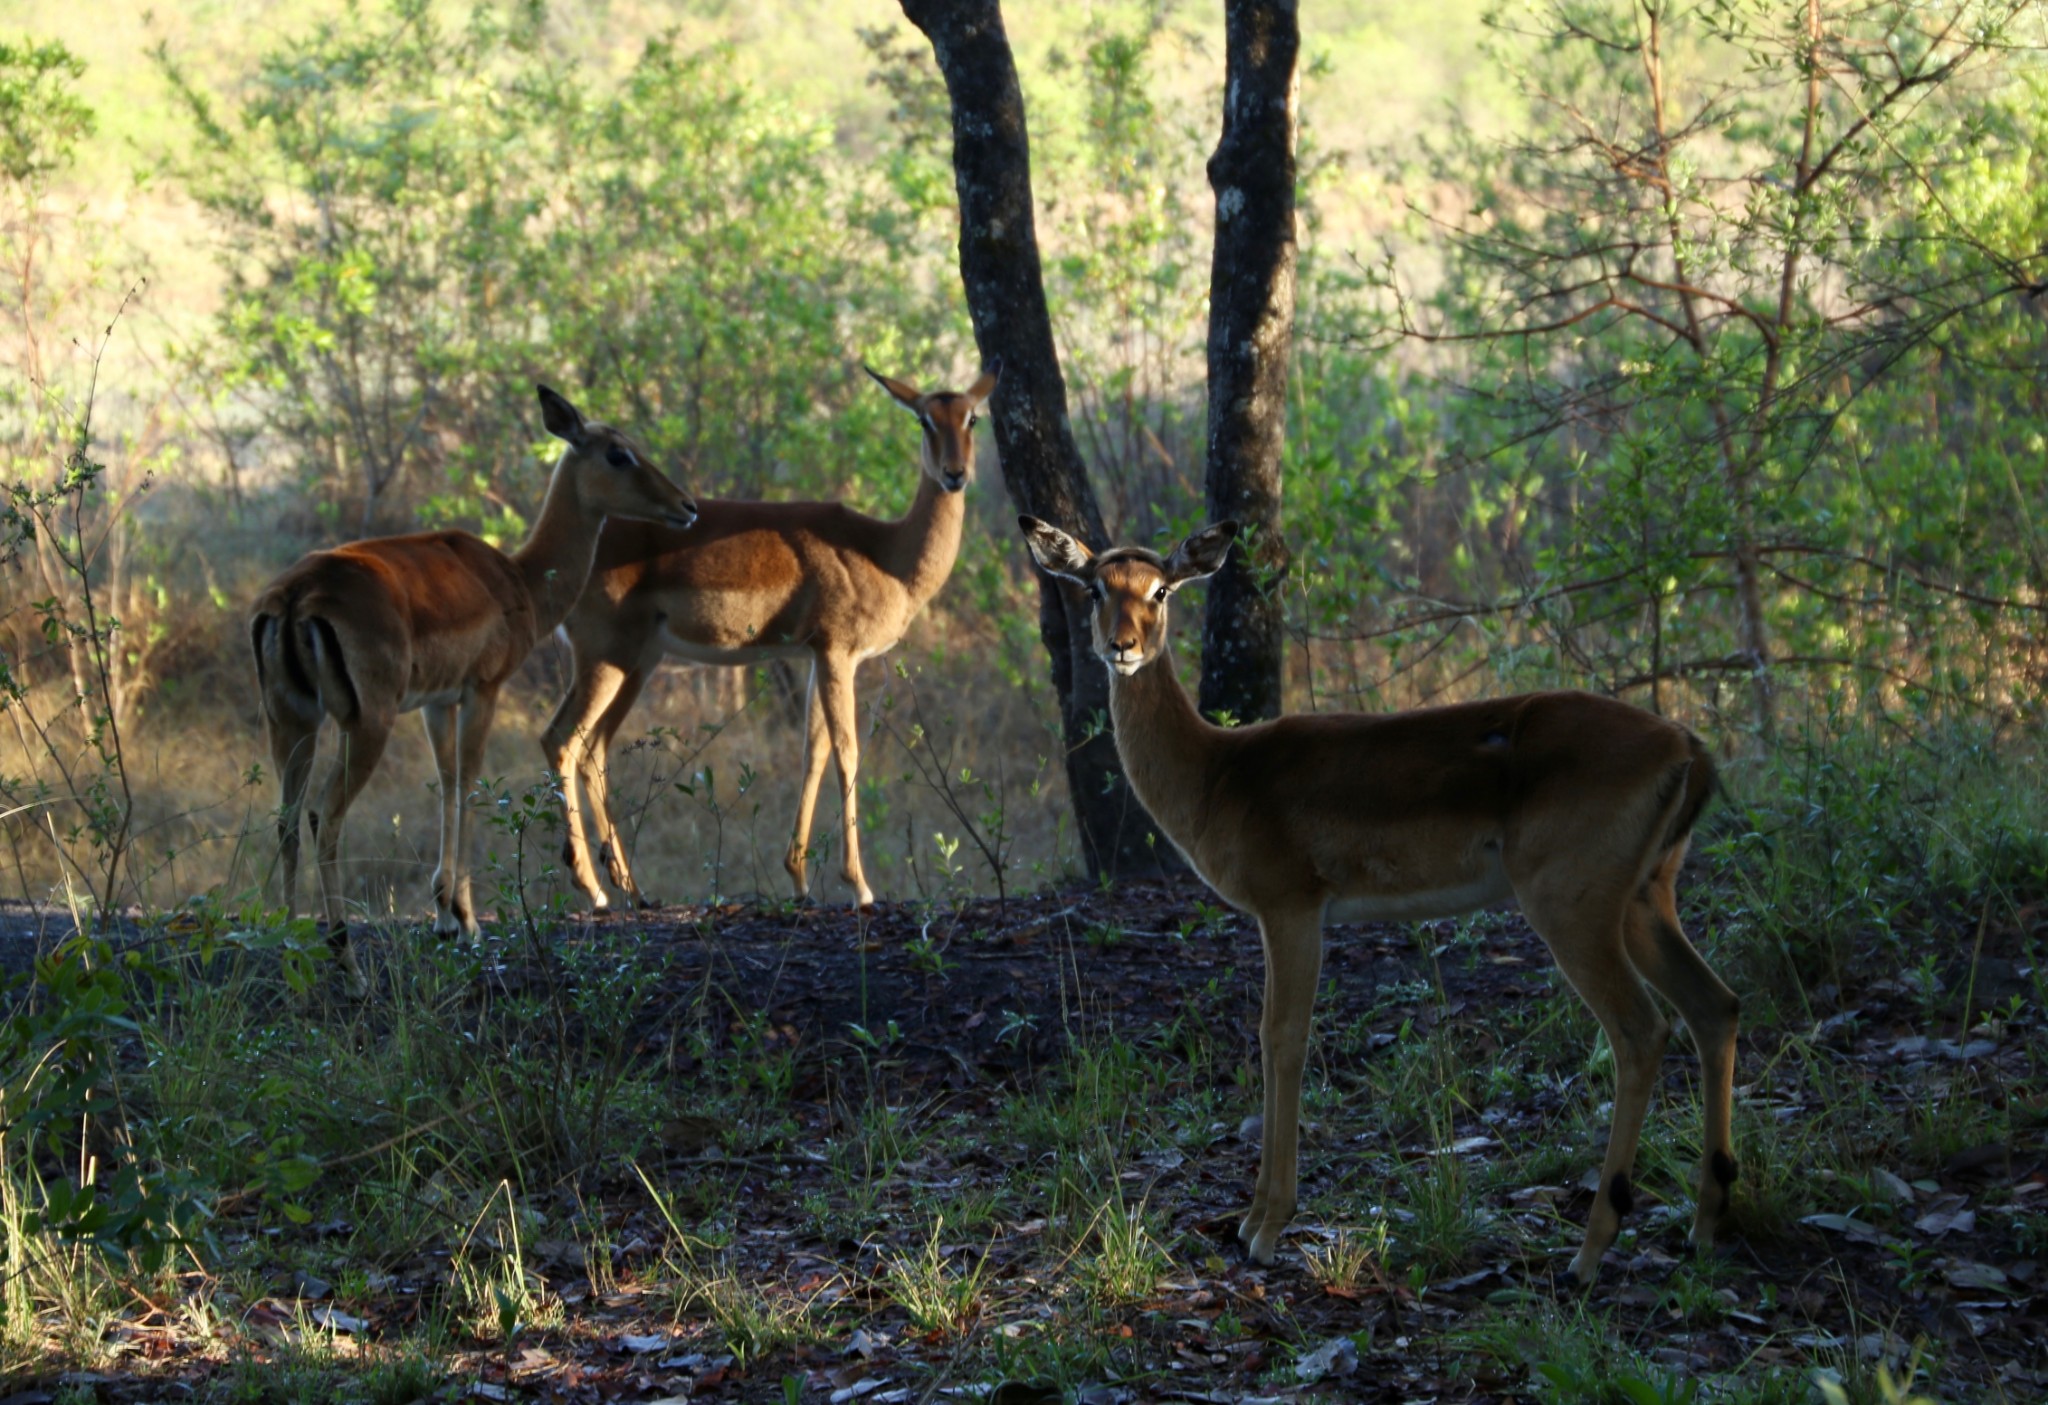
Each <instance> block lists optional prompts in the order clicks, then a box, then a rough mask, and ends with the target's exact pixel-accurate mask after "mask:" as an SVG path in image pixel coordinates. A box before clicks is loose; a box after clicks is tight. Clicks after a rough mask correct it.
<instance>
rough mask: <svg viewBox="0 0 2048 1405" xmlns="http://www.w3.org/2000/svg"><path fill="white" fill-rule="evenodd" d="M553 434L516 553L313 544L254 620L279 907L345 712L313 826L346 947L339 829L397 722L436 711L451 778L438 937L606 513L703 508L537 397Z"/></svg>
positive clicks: (429, 544) (464, 547)
mask: <svg viewBox="0 0 2048 1405" xmlns="http://www.w3.org/2000/svg"><path fill="white" fill-rule="evenodd" d="M541 402H542V407H543V413H544V416H545V418H546V420H547V424H548V428H549V430H550V431H551V432H553V433H555V434H557V435H558V436H559V437H562V438H563V439H565V440H566V441H567V442H568V448H567V449H566V450H565V451H564V453H563V455H562V458H561V461H560V462H559V463H558V464H556V466H555V469H554V473H553V475H552V476H551V477H550V479H549V481H548V491H547V498H546V500H545V502H544V503H543V505H542V508H541V513H540V517H539V518H538V520H536V521H535V523H534V527H533V533H532V535H531V536H530V537H528V539H527V541H526V544H525V545H524V546H522V547H521V548H520V549H519V550H518V551H516V552H514V553H513V554H512V555H510V556H507V555H506V554H505V553H503V552H501V551H499V550H497V549H496V548H495V547H492V546H490V545H488V544H486V543H485V542H483V541H480V540H478V539H477V538H476V537H473V536H471V535H470V534H469V533H467V532H422V533H417V534H415V535H411V536H399V537H380V538H376V539H374V540H370V541H359V542H351V543H349V544H348V545H346V546H339V547H336V548H334V549H333V550H331V551H316V552H313V553H312V554H311V555H309V556H306V557H304V558H303V559H302V560H300V561H299V562H298V564H296V565H294V566H292V567H291V568H289V569H288V570H286V571H285V572H284V573H283V574H282V575H280V576H278V577H277V578H276V579H275V580H273V581H272V582H271V583H270V584H269V585H268V586H266V587H265V588H264V590H263V593H262V594H261V595H260V596H258V597H257V600H256V605H255V609H254V611H253V614H252V617H251V620H250V631H249V632H250V641H251V644H252V646H253V648H254V651H255V655H256V677H257V686H258V690H259V692H260V695H261V698H262V702H263V716H264V724H265V730H266V732H267V733H268V734H269V740H270V752H271V757H272V760H273V761H274V762H275V764H276V767H277V773H278V781H279V785H280V788H281V792H282V798H281V802H280V807H279V813H278V837H279V841H280V857H281V859H282V862H283V889H284V900H285V903H286V904H287V905H288V906H289V905H292V904H293V903H294V902H295V901H296V897H297V889H298V861H299V817H300V814H301V812H302V811H303V810H304V803H305V796H306V789H307V785H308V781H309V779H310V777H311V774H312V766H313V752H314V745H315V741H316V737H317V734H318V731H319V727H320V723H321V721H322V719H324V718H330V717H331V718H332V719H334V722H335V723H336V726H337V729H338V730H339V732H340V734H341V747H340V754H339V756H338V757H337V758H336V760H335V763H334V765H333V766H332V767H331V768H330V770H329V772H328V774H327V778H326V780H325V782H324V783H323V784H322V786H321V790H320V798H319V799H318V800H317V801H316V802H315V804H314V807H313V809H312V811H311V814H310V815H309V816H308V818H309V821H310V823H311V824H312V826H313V836H314V844H315V847H316V850H317V862H318V866H319V875H320V891H321V920H322V922H323V924H324V925H325V926H326V927H327V929H328V932H329V934H330V939H331V940H332V941H333V942H334V943H335V945H336V946H337V947H341V948H344V949H345V947H346V942H347V932H348V925H347V913H346V909H345V907H344V904H343V901H342V895H341V882H340V871H339V864H340V850H339V845H340V840H341V823H342V819H343V817H344V816H345V815H346V814H347V813H348V808H349V804H350V802H352V801H353V800H354V799H355V797H356V794H357V793H358V792H359V791H360V790H361V789H362V787H363V784H364V782H365V781H367V780H368V779H369V777H370V774H371V772H372V771H374V770H375V769H376V765H377V760H378V758H379V757H380V756H381V755H382V754H383V751H384V746H385V743H386V741H387V740H388V739H389V737H390V734H391V728H392V726H393V724H394V723H395V722H396V720H397V718H398V714H399V713H401V712H405V711H410V710H412V709H414V708H423V709H424V710H425V719H426V724H427V734H428V737H429V738H430V740H431V741H432V743H433V747H434V759H435V762H436V765H437V767H438V769H439V771H440V779H441V859H440V864H439V866H438V867H437V868H436V869H435V871H434V904H435V909H436V915H435V922H434V926H435V930H437V931H441V932H453V931H456V930H463V931H471V932H473V931H474V930H475V929H476V917H475V913H474V911H473V910H472V907H471V903H470V890H469V872H468V858H467V855H468V851H469V812H468V810H467V808H466V807H464V806H462V805H461V800H462V797H463V795H464V793H465V792H466V790H467V788H468V787H469V785H470V784H471V783H472V782H473V781H474V780H475V778H476V776H477V774H478V767H479V765H480V764H481V761H482V757H483V745H484V739H485V737H486V736H487V735H488V734H489V731H490V724H491V717H492V714H493V711H494V710H495V708H496V706H497V698H498V690H499V689H500V688H501V687H503V686H504V683H505V680H506V679H507V678H509V677H511V675H512V674H513V672H514V671H515V670H516V669H517V668H518V667H519V665H520V663H521V662H522V661H523V660H524V659H525V658H526V655H527V653H528V652H529V651H530V650H531V649H532V648H533V646H534V643H535V642H536V641H537V640H538V639H539V638H540V637H541V636H542V635H543V634H545V633H546V632H547V631H548V630H550V629H552V628H553V627H554V626H555V624H556V622H557V621H559V620H560V619H561V617H562V616H563V614H565V613H566V612H567V611H568V608H569V605H570V603H571V602H572V601H573V600H574V599H575V598H576V595H577V593H578V592H579V591H580V590H581V589H582V586H583V582H584V580H585V579H586V578H587V577H588V575H589V572H590V563H591V560H592V558H593V555H594V553H595V549H596V545H597V533H598V528H599V526H600V524H601V523H602V522H603V521H604V519H605V517H606V515H607V514H610V513H619V514H626V513H638V514H644V515H646V516H650V517H655V516H663V517H667V518H670V519H671V520H673V521H674V522H675V523H677V524H678V525H686V524H687V523H688V522H689V521H690V520H692V518H693V517H694V515H695V512H696V505H695V504H694V503H693V502H692V501H691V500H690V498H689V495H688V494H686V493H684V492H683V491H682V490H681V489H679V488H677V487H676V486H675V485H674V484H673V483H671V482H669V481H668V479H667V478H665V477H664V476H662V474H661V473H660V472H658V471H657V470H655V469H654V468H653V467H651V466H650V465H649V463H648V460H647V454H646V451H645V450H644V449H642V448H640V446H639V445H637V444H636V443H634V442H633V440H632V439H630V438H629V437H627V436H626V435H625V434H624V433H622V432H621V431H619V430H616V429H612V428H610V427H609V426H606V425H602V424H596V423H590V422H586V421H584V420H583V418H582V416H581V415H579V414H577V412H576V409H575V407H574V406H572V405H570V404H569V403H568V402H567V401H566V400H562V399H561V397H559V396H556V395H555V394H554V392H552V391H549V390H547V389H546V388H545V387H543V388H542V390H541Z"/></svg>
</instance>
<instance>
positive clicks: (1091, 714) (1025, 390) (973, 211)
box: [903, 0, 1178, 878]
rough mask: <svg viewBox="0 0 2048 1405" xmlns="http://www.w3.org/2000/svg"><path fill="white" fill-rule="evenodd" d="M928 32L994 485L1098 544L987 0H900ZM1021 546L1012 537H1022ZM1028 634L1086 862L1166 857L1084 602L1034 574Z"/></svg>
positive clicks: (1019, 138)
mask: <svg viewBox="0 0 2048 1405" xmlns="http://www.w3.org/2000/svg"><path fill="white" fill-rule="evenodd" d="M903 13H904V15H905V16H906V17H907V18H908V19H909V20H910V22H911V23H912V24H914V25H916V26H917V27H918V29H919V30H921V31H923V33H924V36H925V38H927V39H929V40H930V41H931V45H932V53H933V55H934V56H935V57H936V58H937V59H938V64H939V72H940V74H941V75H942V76H943V77H944V78H945V80H946V92H947V94H948V96H949V97H950V98H951V99H952V105H953V178H954V184H955V187H956V188H957V190H958V192H959V196H960V279H961V282H962V283H963V284H964V285H965V288H966V292H967V310H968V313H969V315H970V316H972V318H973V319H974V339H975V341H976V342H977V343H978V344H979V346H980V348H981V355H982V359H983V361H984V362H986V361H988V360H989V359H990V358H992V357H996V356H1000V357H1002V359H1003V378H1002V382H1001V383H1000V384H999V385H998V386H997V387H996V393H995V397H994V399H993V400H992V401H991V402H990V411H991V414H992V416H993V419H994V422H995V431H996V452H997V454H998V455H999V456H1000V458H1001V460H1002V467H1003V483H1004V485H1005V486H1006V487H1007V488H1008V489H1009V490H1010V500H1011V501H1012V502H1014V503H1015V504H1016V505H1017V507H1018V508H1019V510H1021V511H1024V512H1028V513H1030V514H1031V515H1032V516H1034V517H1041V518H1043V519H1045V520H1046V521H1048V522H1050V523H1052V524H1053V525H1055V526H1057V527H1059V528H1060V529H1062V530H1063V531H1066V532H1068V533H1071V534H1072V535H1073V536H1075V537H1078V538H1080V539H1081V540H1082V541H1085V542H1087V543H1088V544H1089V545H1090V546H1092V547H1094V548H1096V549H1098V550H1100V549H1101V548H1103V547H1105V546H1107V545H1108V544H1109V542H1108V537H1107V534H1106V532H1105V531H1104V529H1103V525H1102V510H1101V509H1100V508H1099V507H1097V506H1096V503H1095V493H1094V490H1093V489H1092V488H1090V487H1089V485H1088V474H1087V470H1086V469H1085V468H1084V467H1083V465H1082V463H1081V452H1080V450H1079V449H1078V448H1077V447H1075V444H1074V433H1073V429H1072V427H1071V426H1070V424H1069V423H1068V420H1067V387H1066V380H1065V378H1064V377H1063V376H1062V375H1061V373H1060V363H1059V353H1058V351H1057V350H1056V349H1055V348H1054V345H1053V337H1052V319H1051V318H1050V317H1049V316H1048V315H1047V313H1046V306H1045V284H1044V282H1043V279H1042V277H1041V274H1040V270H1039V262H1038V236H1037V233H1036V232H1035V227H1034V223H1033V217H1032V205H1031V147H1030V141H1029V138H1028V136H1027V134H1026V131H1025V126H1024V93H1023V90H1022V89H1021V88H1020V87H1019V86H1018V84H1017V65H1016V62H1015V60H1014V59H1013V58H1012V57H1011V55H1010V40H1009V36H1008V35H1007V34H1005V33H1004V31H1003V15H1002V8H1001V6H1000V5H999V4H998V3H997V0H903ZM1020 549H1021V548H1020ZM1038 589H1039V605H1038V633H1039V637H1040V638H1041V639H1042V640H1043V641H1044V642H1045V651H1046V653H1047V655H1049V656H1050V658H1051V661H1052V682H1053V688H1054V689H1055V690H1056V691H1057V693H1058V694H1059V700H1060V725H1061V728H1062V731H1063V732H1064V734H1065V740H1066V746H1067V785H1068V788H1069V790H1070V791H1071V793H1072V795H1073V802H1074V818H1075V820H1076V821H1077V822H1078V824H1079V826H1080V831H1081V845H1082V849H1083V852H1084V856H1085V858H1086V859H1087V863H1088V868H1089V871H1090V872H1091V873H1092V874H1094V875H1095V876H1096V877H1098V878H1101V877H1117V876H1128V875H1132V874H1138V873H1147V872H1156V871H1158V870H1159V869H1161V868H1163V867H1168V866H1177V863H1178V860H1177V857H1176V856H1175V854H1174V851H1173V848H1172V846H1171V845H1169V844H1165V843H1163V842H1161V841H1160V840H1159V839H1158V837H1157V835H1156V834H1155V832H1154V830H1153V828H1152V822H1151V819H1150V817H1148V816H1147V815H1146V814H1145V811H1144V809H1143V807H1142V806H1140V805H1139V804H1138V801H1137V798H1136V797H1135V796H1133V795H1132V794H1131V788H1130V786H1129V784H1128V783H1126V782H1125V780H1124V774H1123V766H1122V763H1121V762H1119V761H1118V759H1117V753H1116V741H1115V738H1114V737H1113V736H1112V735H1111V733H1110V730H1109V727H1110V724H1109V674H1108V671H1107V670H1106V669H1105V668H1104V667H1103V666H1102V663H1101V662H1100V661H1099V660H1098V659H1097V658H1096V657H1095V655H1094V650H1093V647H1092V644H1091V641H1090V638H1089V633H1088V600H1087V597H1086V596H1085V595H1084V594H1083V593H1082V592H1081V591H1080V590H1079V589H1078V588H1077V587H1074V586H1070V585H1066V584H1063V583H1061V582H1059V581H1056V580H1054V579H1053V578H1052V577H1050V576H1047V575H1044V574H1041V575H1040V576H1039V578H1038Z"/></svg>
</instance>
